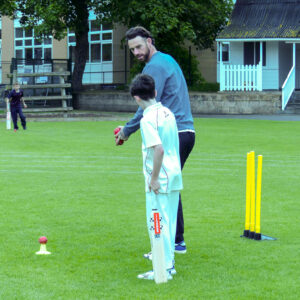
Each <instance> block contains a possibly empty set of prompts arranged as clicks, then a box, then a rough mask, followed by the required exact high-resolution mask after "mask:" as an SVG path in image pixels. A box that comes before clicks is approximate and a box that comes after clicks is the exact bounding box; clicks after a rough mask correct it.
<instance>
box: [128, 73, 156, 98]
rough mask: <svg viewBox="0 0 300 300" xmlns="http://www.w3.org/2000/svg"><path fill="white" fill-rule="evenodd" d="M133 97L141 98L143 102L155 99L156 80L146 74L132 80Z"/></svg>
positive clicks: (131, 92) (131, 90)
mask: <svg viewBox="0 0 300 300" xmlns="http://www.w3.org/2000/svg"><path fill="white" fill-rule="evenodd" d="M130 94H131V96H132V97H133V96H139V97H140V98H141V99H142V100H145V101H148V100H150V99H154V98H155V82H154V79H153V78H152V77H151V76H149V75H146V74H138V75H136V76H135V77H134V79H133V80H132V83H131V86H130Z"/></svg>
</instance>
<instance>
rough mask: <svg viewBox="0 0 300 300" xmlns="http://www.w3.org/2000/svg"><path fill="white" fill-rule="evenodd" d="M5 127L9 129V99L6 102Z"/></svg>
mask: <svg viewBox="0 0 300 300" xmlns="http://www.w3.org/2000/svg"><path fill="white" fill-rule="evenodd" d="M6 129H8V130H10V129H11V113H10V103H9V101H7V102H6Z"/></svg>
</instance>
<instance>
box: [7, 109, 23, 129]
mask: <svg viewBox="0 0 300 300" xmlns="http://www.w3.org/2000/svg"><path fill="white" fill-rule="evenodd" d="M10 111H11V118H12V120H13V123H14V129H16V130H18V129H19V127H18V114H19V116H20V119H21V124H22V127H23V129H26V117H25V116H24V114H23V111H22V106H21V104H20V105H17V106H11V108H10Z"/></svg>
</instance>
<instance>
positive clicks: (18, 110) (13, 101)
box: [6, 82, 27, 132]
mask: <svg viewBox="0 0 300 300" xmlns="http://www.w3.org/2000/svg"><path fill="white" fill-rule="evenodd" d="M6 101H10V111H11V117H12V120H13V123H14V130H15V132H16V131H17V130H18V129H19V127H18V114H19V116H20V119H21V124H22V127H23V129H24V130H26V117H25V116H24V114H23V111H22V105H21V102H22V103H23V105H24V107H25V108H27V105H26V104H25V101H24V99H23V91H22V90H20V84H19V83H18V82H16V83H15V84H14V89H13V90H12V91H11V92H10V93H9V94H8V96H7V99H6Z"/></svg>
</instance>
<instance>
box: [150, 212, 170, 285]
mask: <svg viewBox="0 0 300 300" xmlns="http://www.w3.org/2000/svg"><path fill="white" fill-rule="evenodd" d="M150 221H151V222H150V224H151V227H150V230H151V232H152V265H153V271H154V280H155V282H156V283H163V282H167V281H168V279H167V271H166V263H165V251H164V241H163V230H162V229H163V226H162V225H161V221H162V218H161V217H160V214H159V212H158V210H156V209H153V210H152V216H151V220H150Z"/></svg>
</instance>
